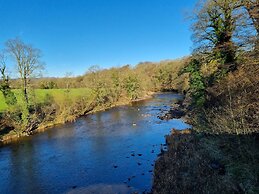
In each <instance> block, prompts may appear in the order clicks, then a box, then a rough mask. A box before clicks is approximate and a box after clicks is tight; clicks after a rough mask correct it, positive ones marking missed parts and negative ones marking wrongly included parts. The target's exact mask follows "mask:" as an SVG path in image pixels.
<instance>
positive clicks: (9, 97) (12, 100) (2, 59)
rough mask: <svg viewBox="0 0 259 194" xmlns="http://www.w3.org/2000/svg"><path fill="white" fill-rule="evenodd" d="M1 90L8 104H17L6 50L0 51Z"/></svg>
mask: <svg viewBox="0 0 259 194" xmlns="http://www.w3.org/2000/svg"><path fill="white" fill-rule="evenodd" d="M0 76H1V77H0V91H1V92H2V93H3V96H4V98H5V102H6V104H7V105H14V104H16V102H17V100H16V97H15V95H14V93H13V92H12V91H11V87H10V82H9V76H8V74H7V70H6V56H5V54H4V52H0Z"/></svg>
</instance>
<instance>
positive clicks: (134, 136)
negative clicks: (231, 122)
mask: <svg viewBox="0 0 259 194" xmlns="http://www.w3.org/2000/svg"><path fill="white" fill-rule="evenodd" d="M178 98H181V96H179V95H176V94H170V93H166V94H158V95H156V96H155V98H153V99H150V100H147V101H143V102H137V103H134V104H133V105H132V106H122V107H116V108H113V109H110V110H108V111H105V112H100V113H96V114H93V115H89V116H87V117H83V118H80V119H78V120H77V121H76V122H74V123H69V124H66V125H62V126H58V127H55V128H53V129H49V130H47V131H46V132H44V133H39V134H36V135H34V136H31V137H26V138H23V139H22V140H21V141H19V142H16V143H12V144H10V145H7V146H5V147H2V148H0V174H1V176H0V193H103V192H102V191H104V190H105V191H106V192H105V193H130V192H132V191H141V192H142V191H149V190H150V188H151V184H152V173H153V166H154V161H155V160H156V159H157V154H159V153H160V149H161V144H164V142H165V139H164V136H165V135H166V134H168V133H169V132H170V129H171V128H177V129H184V128H186V127H189V126H188V125H186V124H185V123H183V122H182V121H181V120H170V121H160V120H159V119H158V118H157V115H158V114H159V113H160V111H161V109H163V110H164V109H169V108H170V104H171V103H172V102H173V101H174V100H175V99H178Z"/></svg>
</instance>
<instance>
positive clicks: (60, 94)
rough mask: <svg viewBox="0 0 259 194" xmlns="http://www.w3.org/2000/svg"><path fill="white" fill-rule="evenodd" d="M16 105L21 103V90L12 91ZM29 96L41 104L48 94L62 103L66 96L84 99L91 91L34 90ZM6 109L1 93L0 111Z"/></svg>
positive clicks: (87, 89)
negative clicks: (82, 97) (33, 96)
mask: <svg viewBox="0 0 259 194" xmlns="http://www.w3.org/2000/svg"><path fill="white" fill-rule="evenodd" d="M13 92H14V94H15V96H16V98H17V101H18V103H21V102H22V99H23V98H22V91H21V90H18V89H17V90H13ZM30 94H31V95H32V94H34V95H35V99H36V101H37V102H43V101H44V99H45V97H46V95H47V94H50V95H51V96H53V98H54V100H55V101H56V102H62V101H63V100H65V98H66V97H67V96H69V97H70V98H71V99H75V98H77V97H80V96H84V97H90V96H91V94H92V92H91V89H89V88H75V89H70V90H69V92H67V90H66V89H35V90H33V91H31V92H30ZM7 108H8V105H7V104H6V103H5V99H4V96H3V94H2V92H0V111H1V112H2V111H4V110H6V109H7Z"/></svg>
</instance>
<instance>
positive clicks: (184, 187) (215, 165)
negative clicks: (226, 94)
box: [152, 111, 259, 194]
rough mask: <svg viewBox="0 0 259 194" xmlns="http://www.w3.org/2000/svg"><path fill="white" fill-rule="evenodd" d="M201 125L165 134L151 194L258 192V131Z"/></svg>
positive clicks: (156, 164) (187, 112) (188, 112)
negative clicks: (243, 132)
mask: <svg viewBox="0 0 259 194" xmlns="http://www.w3.org/2000/svg"><path fill="white" fill-rule="evenodd" d="M169 113H170V111H169ZM185 113H186V114H187V115H189V114H190V111H186V112H185ZM165 115H166V114H165ZM169 117H170V116H169ZM188 121H189V122H190V121H191V120H190V115H189V119H187V122H188ZM200 127H202V126H199V125H197V123H196V124H195V126H194V128H193V129H192V130H189V129H186V130H182V131H178V130H174V129H172V131H171V134H170V135H168V136H166V142H167V151H165V152H163V153H162V154H161V155H160V157H159V158H158V160H157V161H156V163H155V169H154V181H153V187H152V193H154V194H159V193H163V194H166V193H168V194H169V193H170V194H173V193H176V194H178V193H258V192H259V182H258V178H259V168H258V163H259V141H258V140H259V136H258V134H247V135H235V134H227V133H224V134H209V133H206V132H202V131H203V130H202V129H200Z"/></svg>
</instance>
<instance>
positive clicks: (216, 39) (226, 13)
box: [193, 0, 248, 71]
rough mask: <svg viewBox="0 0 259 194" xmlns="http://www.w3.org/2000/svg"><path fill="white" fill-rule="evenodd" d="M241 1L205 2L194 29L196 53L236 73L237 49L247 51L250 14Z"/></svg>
mask: <svg viewBox="0 0 259 194" xmlns="http://www.w3.org/2000/svg"><path fill="white" fill-rule="evenodd" d="M241 2H242V1H240V0H208V1H203V2H202V3H201V4H200V5H199V6H198V9H197V10H196V13H195V23H194V25H193V31H194V34H193V40H194V43H195V46H196V48H195V51H197V52H199V53H203V54H210V56H211V55H212V56H214V57H215V58H216V59H221V61H222V64H224V65H225V66H224V68H225V69H226V70H227V71H229V70H231V69H232V68H234V69H235V65H234V64H235V59H236V53H237V48H241V46H243V47H246V48H247V45H245V44H247V42H244V41H243V40H242V37H245V36H246V38H247V35H248V33H247V29H248V28H247V22H248V20H247V17H246V16H247V14H246V11H245V9H244V7H243V6H242V3H241Z"/></svg>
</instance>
